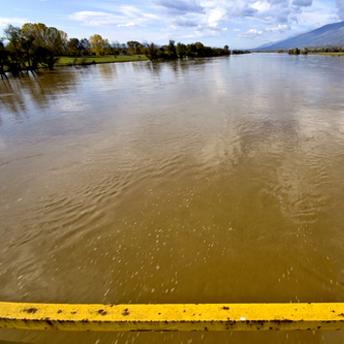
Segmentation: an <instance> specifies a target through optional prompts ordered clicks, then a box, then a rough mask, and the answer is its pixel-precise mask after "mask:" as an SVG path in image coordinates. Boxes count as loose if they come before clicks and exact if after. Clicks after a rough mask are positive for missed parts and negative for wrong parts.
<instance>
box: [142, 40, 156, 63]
mask: <svg viewBox="0 0 344 344" xmlns="http://www.w3.org/2000/svg"><path fill="white" fill-rule="evenodd" d="M158 51H159V49H158V47H157V46H156V45H155V44H154V43H151V44H148V45H147V47H146V49H145V55H146V56H147V58H148V59H149V60H151V61H153V60H156V59H157V58H158Z"/></svg>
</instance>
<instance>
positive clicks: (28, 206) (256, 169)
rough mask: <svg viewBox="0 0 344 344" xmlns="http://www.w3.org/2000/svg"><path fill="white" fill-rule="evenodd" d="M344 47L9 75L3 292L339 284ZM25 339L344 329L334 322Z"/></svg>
mask: <svg viewBox="0 0 344 344" xmlns="http://www.w3.org/2000/svg"><path fill="white" fill-rule="evenodd" d="M343 80H344V60H343V59H340V58H327V57H316V56H308V57H290V56H286V55H250V56H238V57H231V58H219V59H209V60H199V61H193V62H192V61H189V62H177V63H161V64H156V65H151V64H150V63H146V62H143V63H126V64H116V65H115V64H113V65H100V66H91V67H88V68H85V69H73V68H67V69H60V70H58V71H55V72H52V73H44V74H41V75H38V76H37V77H36V78H34V77H23V78H21V79H17V80H9V81H8V82H5V83H4V82H2V83H0V219H1V223H0V235H1V240H0V299H1V300H4V301H5V300H12V301H14V300H16V301H37V302H72V303H103V302H105V303H158V302H159V303H167V302H169V303H184V302H185V303H188V302H198V303H202V302H208V303H211V302H289V301H293V302H302V301H304V302H309V301H319V302H320V301H328V302H330V301H343V297H344V249H343V245H344V225H343V223H344V205H343V200H344V180H343V176H344V96H343ZM0 339H2V340H11V341H18V342H24V343H47V342H49V343H62V342H63V343H76V342H80V343H81V342H82V343H97V344H98V343H192V342H193V343H199V342H204V343H227V342H228V343H276V342H278V343H284V342H286V343H342V342H343V341H344V336H343V334H342V333H341V332H336V333H331V332H317V333H284V332H281V333H277V332H275V333H241V334H240V333H232V334H231V333H196V334H194V333H184V334H154V333H143V334H64V333H58V334H55V333H54V334H49V333H38V332H37V333H29V332H16V331H1V332H0Z"/></svg>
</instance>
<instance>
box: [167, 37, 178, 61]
mask: <svg viewBox="0 0 344 344" xmlns="http://www.w3.org/2000/svg"><path fill="white" fill-rule="evenodd" d="M166 53H167V57H168V58H169V59H176V58H177V57H178V56H177V49H176V45H175V42H174V41H173V40H170V41H169V43H168V46H167V47H166Z"/></svg>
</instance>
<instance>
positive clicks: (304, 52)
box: [288, 47, 344, 55]
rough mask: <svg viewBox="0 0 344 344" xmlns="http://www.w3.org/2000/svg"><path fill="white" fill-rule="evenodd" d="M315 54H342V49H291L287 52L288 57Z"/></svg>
mask: <svg viewBox="0 0 344 344" xmlns="http://www.w3.org/2000/svg"><path fill="white" fill-rule="evenodd" d="M317 53H344V47H319V48H303V49H299V48H293V49H289V50H288V54H289V55H301V54H302V55H308V54H317Z"/></svg>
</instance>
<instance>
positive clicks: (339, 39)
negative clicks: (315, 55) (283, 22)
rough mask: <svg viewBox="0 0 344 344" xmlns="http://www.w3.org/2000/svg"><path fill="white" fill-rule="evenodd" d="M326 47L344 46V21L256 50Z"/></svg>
mask: <svg viewBox="0 0 344 344" xmlns="http://www.w3.org/2000/svg"><path fill="white" fill-rule="evenodd" d="M326 46H344V21H342V22H340V23H335V24H329V25H325V26H322V27H320V28H319V29H316V30H313V31H310V32H307V33H303V34H301V35H298V36H295V37H291V38H288V39H285V40H283V41H279V42H275V43H270V44H264V45H263V46H261V47H258V48H256V49H254V50H260V51H267V50H279V49H291V48H306V47H308V48H315V47H326Z"/></svg>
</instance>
